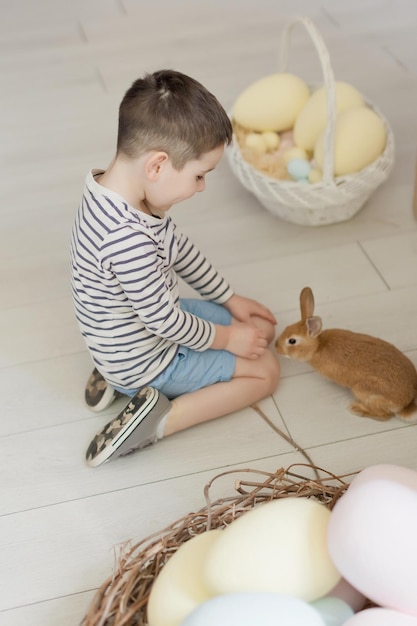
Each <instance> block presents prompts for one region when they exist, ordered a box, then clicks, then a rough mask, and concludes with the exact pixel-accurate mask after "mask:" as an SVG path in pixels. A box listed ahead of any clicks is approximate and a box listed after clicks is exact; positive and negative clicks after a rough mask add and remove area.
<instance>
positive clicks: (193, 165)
mask: <svg viewBox="0 0 417 626" xmlns="http://www.w3.org/2000/svg"><path fill="white" fill-rule="evenodd" d="M223 152H224V147H223V146H218V147H217V148H215V149H214V150H211V151H210V152H205V153H204V154H203V155H202V156H201V157H200V158H199V159H194V160H192V161H188V162H187V163H186V164H185V165H184V167H183V168H182V170H180V171H178V170H176V169H174V167H173V166H172V163H171V160H170V159H168V160H167V161H166V162H165V163H164V164H163V167H161V171H160V173H159V176H158V180H157V181H156V182H155V184H153V185H152V186H151V187H148V190H147V194H146V199H147V203H148V204H149V205H150V206H152V207H153V208H155V209H158V210H159V211H168V210H169V209H170V208H171V206H172V205H174V204H177V203H178V202H182V201H183V200H186V199H187V198H191V196H193V195H194V194H195V193H197V191H204V189H205V187H206V182H205V175H206V174H207V173H208V172H211V171H212V170H214V168H215V167H216V165H217V163H218V162H219V161H220V159H221V158H222V156H223Z"/></svg>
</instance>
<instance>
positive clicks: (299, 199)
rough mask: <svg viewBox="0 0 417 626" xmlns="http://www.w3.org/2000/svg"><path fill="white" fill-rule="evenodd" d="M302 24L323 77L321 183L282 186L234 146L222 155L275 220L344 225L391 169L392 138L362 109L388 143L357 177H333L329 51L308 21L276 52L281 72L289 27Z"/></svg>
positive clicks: (333, 116)
mask: <svg viewBox="0 0 417 626" xmlns="http://www.w3.org/2000/svg"><path fill="white" fill-rule="evenodd" d="M297 23H301V24H303V25H304V27H305V28H306V30H307V32H308V34H309V35H310V37H311V39H312V41H313V43H314V46H315V48H316V51H317V53H318V56H319V59H320V64H321V68H322V72H323V76H324V86H325V89H326V101H327V110H328V121H327V126H326V129H325V135H324V163H323V179H322V180H321V181H320V182H319V183H315V184H311V185H306V184H305V183H300V182H297V181H281V180H277V179H275V178H271V177H269V176H267V175H265V174H264V173H262V172H260V171H259V170H256V169H255V168H254V167H253V166H252V165H250V164H249V163H248V162H247V161H245V160H244V158H243V156H242V154H241V151H240V148H239V144H238V142H237V141H236V140H235V141H234V142H233V145H232V146H231V147H230V148H229V149H228V150H227V155H228V159H229V163H230V166H231V168H232V171H233V172H234V173H235V175H236V176H237V178H238V179H239V180H240V182H241V183H242V185H243V186H244V187H245V188H246V189H248V190H249V191H250V192H251V193H253V194H254V195H255V196H256V197H257V198H258V200H259V202H260V203H261V204H262V205H263V206H264V207H265V208H266V209H268V211H270V212H271V213H273V214H274V215H276V216H278V217H280V218H282V219H284V220H286V221H288V222H293V223H294V224H301V225H303V226H321V225H325V224H334V223H337V222H344V221H346V220H348V219H350V218H351V217H353V216H354V215H355V214H356V213H357V212H358V211H359V210H360V209H361V208H362V207H363V205H364V204H365V202H366V201H367V200H368V198H369V197H370V196H371V194H372V193H373V192H374V191H375V190H376V189H377V187H379V185H381V183H383V182H384V181H385V180H386V179H387V178H388V176H389V174H390V172H391V170H392V167H393V165H394V136H393V132H392V130H391V127H390V125H389V123H388V121H387V120H386V118H385V117H384V115H383V114H382V113H381V112H380V111H379V110H378V109H377V108H376V107H375V106H374V105H373V104H372V103H371V102H369V100H366V99H365V101H366V104H367V105H368V106H369V107H370V108H371V109H373V110H374V111H375V112H376V113H377V114H378V115H379V116H380V118H381V119H382V120H383V122H384V124H385V126H386V131H387V143H386V146H385V150H384V152H383V154H382V155H381V156H380V157H379V158H378V159H377V160H376V161H374V162H373V163H371V164H370V165H369V166H368V167H366V168H364V169H363V170H361V171H360V172H357V173H355V174H350V175H347V176H339V177H335V176H334V162H333V146H334V132H335V124H336V90H335V79H334V74H333V70H332V66H331V63H330V56H329V52H328V50H327V48H326V45H325V43H324V41H323V39H322V37H321V35H320V33H319V32H318V30H317V28H316V26H315V25H314V24H313V22H312V21H311V20H310V19H309V18H307V17H298V18H295V19H294V20H293V21H292V22H291V23H289V24H288V25H287V27H286V28H285V30H284V34H283V38H282V48H281V68H282V71H286V69H287V65H288V49H289V43H290V36H291V32H292V30H293V28H294V26H295V25H296V24H297Z"/></svg>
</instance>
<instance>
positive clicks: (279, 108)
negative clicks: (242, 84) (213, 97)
mask: <svg viewBox="0 0 417 626" xmlns="http://www.w3.org/2000/svg"><path fill="white" fill-rule="evenodd" d="M309 95H310V89H309V87H308V86H307V84H306V83H305V82H304V81H303V80H302V79H301V78H299V77H298V76H295V75H294V74H290V73H287V72H284V73H280V74H271V75H270V76H265V77H264V78H261V79H260V80H258V81H256V82H255V83H253V84H252V85H250V86H249V87H247V88H246V89H245V90H244V91H243V92H242V93H241V94H240V96H239V97H238V98H237V100H236V102H235V104H234V106H233V118H234V119H235V121H236V122H237V123H238V124H240V125H241V126H243V127H244V128H248V129H249V130H256V131H265V130H268V131H270V130H276V131H281V130H287V129H289V128H292V126H293V124H294V122H295V119H296V117H297V115H298V114H299V112H300V111H301V109H302V108H303V106H304V104H305V103H306V102H307V99H308V97H309Z"/></svg>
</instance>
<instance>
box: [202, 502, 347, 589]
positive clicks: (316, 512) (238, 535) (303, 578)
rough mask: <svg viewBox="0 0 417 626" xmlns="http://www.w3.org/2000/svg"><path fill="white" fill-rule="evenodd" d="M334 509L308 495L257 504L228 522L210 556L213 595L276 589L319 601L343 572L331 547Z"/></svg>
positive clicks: (209, 580)
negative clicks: (337, 567)
mask: <svg viewBox="0 0 417 626" xmlns="http://www.w3.org/2000/svg"><path fill="white" fill-rule="evenodd" d="M329 518H330V511H329V510H328V509H327V508H326V507H325V506H324V505H322V504H320V503H319V502H317V501H315V500H312V499H308V498H296V497H294V498H282V499H279V500H274V501H271V502H268V503H266V504H263V505H261V506H258V507H256V508H255V509H253V510H251V511H249V512H247V513H245V514H243V515H242V516H241V517H239V518H238V519H237V520H235V521H234V522H233V523H232V524H230V526H228V527H227V528H226V529H225V530H224V531H223V534H222V535H221V536H220V537H219V538H218V539H217V541H216V542H215V543H214V544H213V546H212V548H211V550H210V552H209V554H208V555H207V559H206V565H205V571H204V579H205V583H206V585H207V587H208V588H209V589H211V591H212V593H213V595H215V594H222V593H235V592H241V591H246V592H249V591H270V592H277V593H283V594H288V595H292V596H296V597H298V598H301V599H303V600H306V601H312V600H316V599H317V598H319V597H321V596H324V595H326V593H327V592H328V591H329V590H330V589H331V588H332V587H334V586H335V585H336V583H337V582H338V580H339V579H340V574H339V572H338V571H337V570H336V568H335V566H334V565H333V562H332V561H331V559H330V556H329V553H328V548H327V526H328V523H329Z"/></svg>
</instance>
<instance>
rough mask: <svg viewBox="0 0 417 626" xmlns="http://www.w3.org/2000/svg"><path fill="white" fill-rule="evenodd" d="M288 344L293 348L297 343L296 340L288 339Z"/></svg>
mask: <svg viewBox="0 0 417 626" xmlns="http://www.w3.org/2000/svg"><path fill="white" fill-rule="evenodd" d="M288 343H289V344H291V345H292V346H293V345H294V344H295V343H297V340H296V339H294V337H290V338H289V339H288Z"/></svg>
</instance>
